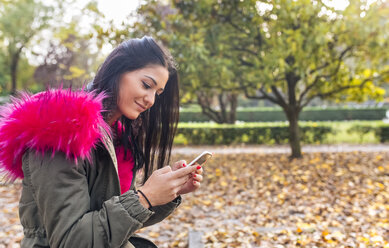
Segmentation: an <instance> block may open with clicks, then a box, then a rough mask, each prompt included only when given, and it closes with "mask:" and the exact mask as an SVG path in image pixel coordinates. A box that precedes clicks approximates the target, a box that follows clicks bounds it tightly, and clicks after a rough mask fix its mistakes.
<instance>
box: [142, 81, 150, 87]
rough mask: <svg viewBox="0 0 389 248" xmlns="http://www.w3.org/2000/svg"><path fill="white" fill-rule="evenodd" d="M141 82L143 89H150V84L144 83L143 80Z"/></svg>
mask: <svg viewBox="0 0 389 248" xmlns="http://www.w3.org/2000/svg"><path fill="white" fill-rule="evenodd" d="M142 83H143V87H145V89H150V88H151V87H150V85H148V84H147V83H145V82H143V81H142Z"/></svg>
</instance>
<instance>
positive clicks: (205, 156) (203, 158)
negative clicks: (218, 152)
mask: <svg viewBox="0 0 389 248" xmlns="http://www.w3.org/2000/svg"><path fill="white" fill-rule="evenodd" d="M211 157H212V153H210V152H207V151H205V152H203V153H201V154H200V155H199V156H198V157H197V158H195V159H193V161H192V162H190V163H189V164H188V165H189V166H191V165H194V164H199V165H202V164H204V163H205V162H206V161H207V160H208V159H209V158H211Z"/></svg>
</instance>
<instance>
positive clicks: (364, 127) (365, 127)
mask: <svg viewBox="0 0 389 248" xmlns="http://www.w3.org/2000/svg"><path fill="white" fill-rule="evenodd" d="M348 132H350V133H352V132H354V133H358V134H359V135H360V136H361V137H363V136H364V135H366V134H367V133H370V132H373V133H374V135H375V136H376V137H377V139H379V140H380V142H381V143H384V142H388V141H389V124H379V125H369V124H356V125H354V126H352V127H351V128H350V129H349V130H348Z"/></svg>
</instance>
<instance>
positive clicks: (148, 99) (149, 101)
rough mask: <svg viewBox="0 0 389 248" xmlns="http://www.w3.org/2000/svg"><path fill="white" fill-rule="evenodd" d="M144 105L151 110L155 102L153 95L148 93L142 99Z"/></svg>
mask: <svg viewBox="0 0 389 248" xmlns="http://www.w3.org/2000/svg"><path fill="white" fill-rule="evenodd" d="M144 101H145V103H146V104H147V108H151V107H152V106H153V105H154V101H155V93H154V92H153V93H148V94H146V95H145V98H144Z"/></svg>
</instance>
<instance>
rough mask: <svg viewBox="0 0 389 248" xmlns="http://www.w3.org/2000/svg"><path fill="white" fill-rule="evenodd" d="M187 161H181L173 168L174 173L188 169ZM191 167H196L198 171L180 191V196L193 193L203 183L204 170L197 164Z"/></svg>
mask: <svg viewBox="0 0 389 248" xmlns="http://www.w3.org/2000/svg"><path fill="white" fill-rule="evenodd" d="M186 167H187V165H186V161H185V160H181V161H178V162H176V163H174V165H173V166H172V170H173V171H177V170H180V169H184V168H186ZM190 167H195V168H196V171H195V172H193V173H192V174H191V177H190V178H189V179H188V181H187V182H186V183H185V184H183V185H182V186H181V189H180V190H179V191H178V194H179V195H183V194H187V193H190V192H193V191H196V190H197V189H198V188H200V185H201V182H202V181H203V176H202V174H203V168H202V167H201V166H199V165H197V164H195V165H192V166H190Z"/></svg>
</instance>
